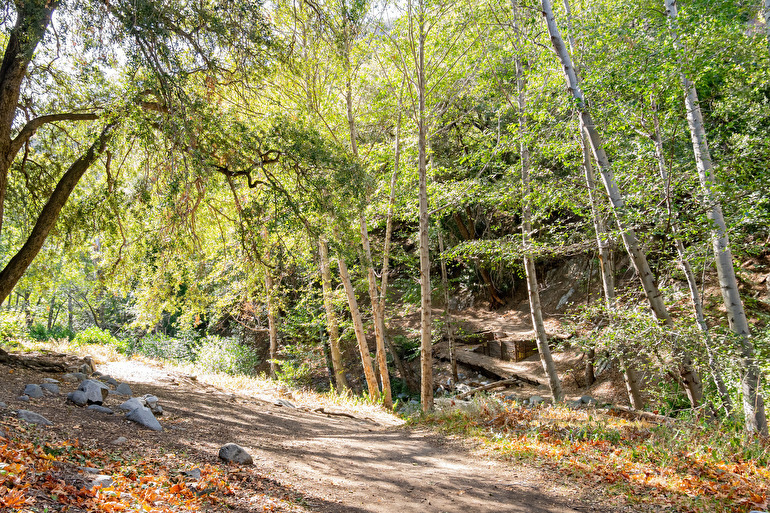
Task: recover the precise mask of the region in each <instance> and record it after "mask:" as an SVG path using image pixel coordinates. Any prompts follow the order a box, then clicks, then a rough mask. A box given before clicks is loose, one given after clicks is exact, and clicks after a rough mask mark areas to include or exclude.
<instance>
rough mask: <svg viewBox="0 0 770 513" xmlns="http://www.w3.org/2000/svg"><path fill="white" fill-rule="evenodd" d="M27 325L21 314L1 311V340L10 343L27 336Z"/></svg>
mask: <svg viewBox="0 0 770 513" xmlns="http://www.w3.org/2000/svg"><path fill="white" fill-rule="evenodd" d="M26 327H27V324H26V322H25V321H24V314H23V313H21V312H13V311H11V312H9V311H0V340H2V341H4V342H10V341H13V340H18V339H22V338H24V337H25V335H26V331H27V329H26Z"/></svg>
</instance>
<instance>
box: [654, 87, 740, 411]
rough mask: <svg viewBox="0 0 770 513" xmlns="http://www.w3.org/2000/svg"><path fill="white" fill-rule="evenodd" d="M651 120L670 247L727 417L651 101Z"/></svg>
mask: <svg viewBox="0 0 770 513" xmlns="http://www.w3.org/2000/svg"><path fill="white" fill-rule="evenodd" d="M652 120H653V126H654V128H655V131H654V133H653V138H652V139H653V143H654V145H655V158H656V160H657V162H658V173H659V174H660V178H661V181H662V183H663V187H664V200H665V201H666V208H667V210H668V216H669V219H671V221H670V222H671V234H672V238H673V239H674V246H675V247H676V253H677V256H678V259H679V266H680V267H681V268H682V271H683V272H684V275H685V278H686V279H687V287H688V288H689V290H690V300H691V301H692V306H693V311H694V313H695V323H696V324H697V325H698V329H700V331H701V333H703V337H704V343H705V347H706V354H707V356H708V367H709V371H710V372H711V377H712V378H713V379H714V384H715V385H716V387H717V392H719V397H720V399H721V401H722V407H723V408H724V409H725V412H726V413H727V414H730V412H731V411H732V409H733V403H732V400H731V399H730V392H729V391H728V390H727V386H726V385H725V381H724V378H723V377H722V372H721V371H720V370H719V364H718V362H717V360H716V354H715V353H714V348H713V344H712V340H711V333H710V331H709V327H708V324H706V317H705V315H704V314H703V301H701V297H700V292H699V291H698V282H697V281H696V279H695V273H694V272H693V270H692V266H691V265H690V261H689V260H688V259H687V255H686V253H685V248H684V244H683V243H682V237H681V236H680V235H679V223H677V222H676V221H675V219H676V218H675V217H674V212H673V206H672V204H671V193H670V188H669V186H668V184H669V175H668V170H667V166H666V157H665V154H664V153H663V137H662V135H661V131H660V121H659V120H658V111H657V106H656V105H655V103H654V102H653V104H652Z"/></svg>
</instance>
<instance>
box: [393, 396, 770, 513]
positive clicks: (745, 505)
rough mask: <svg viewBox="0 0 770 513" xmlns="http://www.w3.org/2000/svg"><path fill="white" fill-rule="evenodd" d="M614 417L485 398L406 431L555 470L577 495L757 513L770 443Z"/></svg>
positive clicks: (706, 428)
mask: <svg viewBox="0 0 770 513" xmlns="http://www.w3.org/2000/svg"><path fill="white" fill-rule="evenodd" d="M618 415H619V414H616V413H614V412H611V411H609V410H599V409H593V408H592V409H587V410H572V409H569V408H567V407H564V406H543V407H537V408H527V407H524V406H519V405H517V404H515V403H501V402H499V401H497V400H495V399H492V398H487V399H480V400H476V401H475V402H474V403H473V404H472V405H471V407H469V408H466V409H457V408H449V409H445V410H437V411H436V412H434V413H431V414H427V415H426V414H418V415H415V416H412V417H410V418H409V419H408V421H407V422H408V423H409V424H411V425H419V426H426V427H431V428H434V429H437V430H440V431H441V432H443V433H445V434H451V435H457V436H460V437H462V438H466V439H472V440H474V441H476V442H478V443H479V444H480V445H481V446H482V448H483V450H484V451H485V452H488V453H489V454H491V455H493V456H495V457H498V458H500V459H504V460H516V461H526V462H528V463H530V464H533V465H542V466H547V467H550V468H557V469H558V470H559V471H560V473H562V474H563V475H567V476H570V477H571V478H572V479H575V480H577V481H579V482H580V483H581V485H584V486H581V487H582V488H585V485H587V486H590V487H591V488H589V489H592V488H595V487H596V486H599V485H601V486H606V487H609V491H610V492H611V493H613V494H620V495H624V496H625V497H626V498H627V500H628V501H629V502H631V503H635V504H638V505H642V504H648V505H656V506H661V505H665V506H667V507H670V508H673V510H675V511H691V512H703V513H706V512H708V513H711V512H730V513H743V512H748V511H751V510H757V509H765V508H767V506H768V493H770V470H768V464H769V463H770V440H767V439H764V440H762V439H759V438H756V437H750V436H748V435H746V434H744V433H742V432H741V430H740V429H741V428H740V425H738V424H736V425H732V424H726V423H720V424H711V425H709V424H704V423H695V424H693V423H689V422H688V423H685V422H681V421H674V422H670V423H666V424H657V423H652V422H647V421H639V420H631V419H629V418H623V417H621V416H618Z"/></svg>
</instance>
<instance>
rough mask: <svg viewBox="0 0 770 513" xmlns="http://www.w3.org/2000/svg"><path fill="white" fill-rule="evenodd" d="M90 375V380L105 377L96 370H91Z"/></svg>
mask: <svg viewBox="0 0 770 513" xmlns="http://www.w3.org/2000/svg"><path fill="white" fill-rule="evenodd" d="M90 374H91V377H92V378H97V379H98V378H101V377H104V376H106V374H102V373H101V372H99V371H97V370H92V371H91V372H90Z"/></svg>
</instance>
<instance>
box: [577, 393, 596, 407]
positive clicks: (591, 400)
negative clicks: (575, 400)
mask: <svg viewBox="0 0 770 513" xmlns="http://www.w3.org/2000/svg"><path fill="white" fill-rule="evenodd" d="M580 402H581V403H583V404H588V405H591V406H595V405H596V399H594V398H593V397H591V396H590V395H584V396H583V397H581V398H580Z"/></svg>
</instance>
